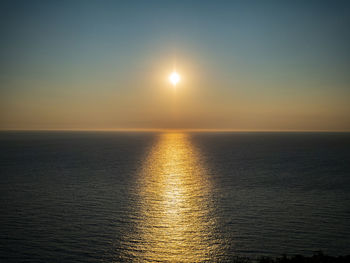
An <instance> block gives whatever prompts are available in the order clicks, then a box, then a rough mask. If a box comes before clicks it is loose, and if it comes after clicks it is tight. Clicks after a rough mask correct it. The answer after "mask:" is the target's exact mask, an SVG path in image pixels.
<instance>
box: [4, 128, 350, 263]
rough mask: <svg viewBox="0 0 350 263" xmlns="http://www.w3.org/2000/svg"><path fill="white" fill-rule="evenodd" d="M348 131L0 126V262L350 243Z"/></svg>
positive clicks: (174, 256)
mask: <svg viewBox="0 0 350 263" xmlns="http://www.w3.org/2000/svg"><path fill="white" fill-rule="evenodd" d="M349 149H350V134H348V133H187V134H186V133H113V132H2V133H0V180H1V182H0V192H1V196H0V198H1V199H0V201H1V206H0V228H1V229H0V230H1V231H0V261H1V262H22V261H25V262H229V261H230V260H231V259H232V258H233V257H234V256H235V255H244V256H250V257H256V256H260V255H280V254H282V253H290V254H296V253H300V254H305V255H308V254H311V253H312V252H313V251H315V250H323V251H324V252H326V253H329V254H331V255H339V254H350V247H349V245H348V244H349V243H350V176H349V175H350V153H349Z"/></svg>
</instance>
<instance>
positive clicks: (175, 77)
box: [169, 71, 180, 86]
mask: <svg viewBox="0 0 350 263" xmlns="http://www.w3.org/2000/svg"><path fill="white" fill-rule="evenodd" d="M169 80H170V82H171V84H173V86H176V84H177V83H179V81H180V75H179V74H178V73H177V72H176V71H174V72H173V73H171V74H170V76H169Z"/></svg>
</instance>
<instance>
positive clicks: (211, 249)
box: [124, 133, 223, 262]
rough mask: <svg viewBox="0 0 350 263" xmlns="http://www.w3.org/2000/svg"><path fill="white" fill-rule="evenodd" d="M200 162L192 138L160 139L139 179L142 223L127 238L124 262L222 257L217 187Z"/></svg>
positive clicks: (138, 218) (166, 136)
mask: <svg viewBox="0 0 350 263" xmlns="http://www.w3.org/2000/svg"><path fill="white" fill-rule="evenodd" d="M198 157H199V155H198V153H197V151H196V150H195V148H194V147H193V145H192V144H191V142H190V140H189V135H187V134H182V133H165V134H161V135H160V137H159V140H158V142H157V143H156V145H155V146H154V147H153V149H152V150H151V153H150V154H149V156H148V158H147V159H146V160H145V162H144V166H143V169H142V171H141V174H140V176H139V182H138V185H139V186H138V190H137V191H138V193H137V195H138V202H137V204H138V205H137V207H136V208H135V209H136V210H137V211H138V212H137V215H136V223H135V226H134V227H133V231H132V233H129V234H128V235H127V236H126V237H125V239H126V240H125V243H124V245H125V246H126V251H125V254H126V255H124V256H125V257H124V258H129V259H133V261H137V262H205V261H215V259H216V258H217V257H218V256H219V255H220V254H221V253H222V243H223V242H222V239H221V238H220V236H219V235H218V234H216V233H215V229H216V224H217V222H216V218H215V209H214V208H215V207H214V202H213V199H212V192H211V183H210V181H209V179H208V177H207V176H206V173H205V172H206V169H205V167H204V166H203V164H201V162H200V160H199V158H198Z"/></svg>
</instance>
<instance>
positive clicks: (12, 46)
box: [0, 0, 350, 131]
mask: <svg viewBox="0 0 350 263" xmlns="http://www.w3.org/2000/svg"><path fill="white" fill-rule="evenodd" d="M349 28H350V3H349V2H348V1H252V0H248V1H214V0H213V1H205V0H202V1H191V0H188V1H167V0H163V1H133V0H131V1H97V0H96V1H88V0H86V1H49V0H48V1H16V0H14V1H2V2H1V8H0V36H1V38H0V39H1V41H0V129H2V130H17V129H19V130H46V129H49V130H51V129H54V130H56V129H58V130H61V129H63V130H65V129H67V130H70V129H77V130H80V129H82V130H84V129H88V130H94V129H98V130H104V129H107V130H109V129H112V130H113V129H170V130H172V129H199V130H202V129H204V130H207V129H208V130H235V131H236V130H237V131H281V130H282V131H350V74H349V73H350V72H349V71H350V30H349ZM173 70H176V71H177V72H178V73H179V74H180V75H181V82H180V83H179V84H178V85H177V86H176V89H174V87H173V86H172V85H171V84H170V83H169V81H168V76H169V74H170V73H171V72H172V71H173Z"/></svg>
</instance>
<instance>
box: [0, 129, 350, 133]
mask: <svg viewBox="0 0 350 263" xmlns="http://www.w3.org/2000/svg"><path fill="white" fill-rule="evenodd" d="M21 131H23V132H40V131H42V132H45V131H47V132H50V131H51V132H208V133H209V132H222V133H225V132H232V133H235V132H237V133H239V132H251V133H253V132H261V133H263V132H271V133H272V132H285V133H288V132H289V133H293V132H295V133H300V132H310V133H312V132H317V133H322V132H325V133H326V132H332V133H349V132H350V130H282V129H281V130H277V129H276V130H268V129H266V130H252V129H150V128H149V129H142V128H119V129H21V128H19V129H0V132H21Z"/></svg>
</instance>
